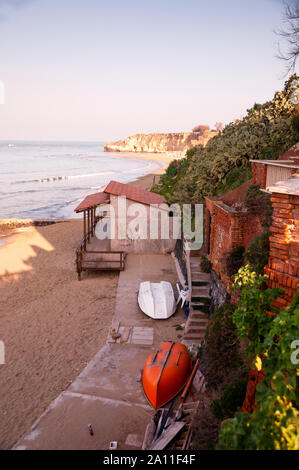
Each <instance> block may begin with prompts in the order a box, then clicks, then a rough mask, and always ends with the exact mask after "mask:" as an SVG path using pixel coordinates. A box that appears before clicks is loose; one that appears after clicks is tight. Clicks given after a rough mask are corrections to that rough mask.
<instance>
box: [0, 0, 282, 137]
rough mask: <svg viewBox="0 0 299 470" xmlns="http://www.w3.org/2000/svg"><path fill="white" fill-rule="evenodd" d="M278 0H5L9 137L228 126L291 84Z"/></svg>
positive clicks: (2, 46)
mask: <svg viewBox="0 0 299 470" xmlns="http://www.w3.org/2000/svg"><path fill="white" fill-rule="evenodd" d="M282 11H283V9H282V2H281V1H280V0H250V1H249V0H248V1H245V0H242V1H240V0H228V1H224V0H214V1H213V2H210V1H203V0H147V1H145V0H138V1H137V0H136V1H135V0H113V1H112V0H105V1H104V0H6V1H5V0H0V80H1V81H2V82H3V83H4V85H5V104H2V105H0V139H1V140H7V139H8V140H10V139H11V140H16V139H19V140H23V139H25V140H26V139H27V140H95V141H101V140H112V139H118V138H122V137H126V136H128V135H130V134H135V133H149V132H177V131H189V130H191V128H192V127H194V126H195V125H196V124H210V125H211V126H213V125H214V124H215V122H216V121H222V122H224V123H228V122H230V121H232V120H233V119H234V118H240V117H242V116H243V115H244V114H245V112H246V109H247V108H249V107H251V106H252V105H253V104H254V103H255V102H264V101H266V100H268V99H271V98H272V96H273V93H274V92H275V91H276V90H279V89H281V88H282V87H283V84H284V81H285V79H286V78H285V77H283V72H284V70H285V69H284V67H285V64H284V63H283V62H281V61H280V60H278V59H277V58H276V57H275V54H276V53H277V43H278V37H277V36H276V35H275V34H274V32H273V30H274V29H275V28H279V27H280V26H282Z"/></svg>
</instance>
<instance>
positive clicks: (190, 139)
mask: <svg viewBox="0 0 299 470" xmlns="http://www.w3.org/2000/svg"><path fill="white" fill-rule="evenodd" d="M215 135H217V132H216V131H210V130H205V131H202V132H176V133H167V134H166V133H165V134H135V135H132V136H130V137H127V138H126V139H123V140H118V141H117V142H108V143H107V144H106V145H105V146H104V150H105V152H153V153H160V152H186V150H188V149H190V148H193V147H196V146H198V145H203V146H205V145H206V144H207V143H208V141H209V140H210V139H211V138H212V137H214V136H215Z"/></svg>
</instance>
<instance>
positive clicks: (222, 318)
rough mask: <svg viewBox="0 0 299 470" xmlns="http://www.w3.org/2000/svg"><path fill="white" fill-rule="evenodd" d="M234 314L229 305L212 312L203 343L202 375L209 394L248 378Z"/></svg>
mask: <svg viewBox="0 0 299 470" xmlns="http://www.w3.org/2000/svg"><path fill="white" fill-rule="evenodd" d="M233 312H234V307H233V306H232V305H231V304H224V305H223V306H222V307H220V308H219V309H218V310H215V311H214V312H213V315H212V319H211V321H210V323H209V325H208V329H207V332H206V337H205V343H204V358H205V361H206V364H207V366H206V367H205V371H204V373H205V378H206V381H207V387H208V389H209V390H216V389H222V388H223V387H224V386H225V385H227V384H230V383H232V382H234V381H238V380H240V378H245V377H247V373H248V367H247V365H245V364H244V362H243V358H242V354H241V349H240V341H239V339H238V337H237V330H236V326H235V325H234V322H233ZM244 373H245V376H244Z"/></svg>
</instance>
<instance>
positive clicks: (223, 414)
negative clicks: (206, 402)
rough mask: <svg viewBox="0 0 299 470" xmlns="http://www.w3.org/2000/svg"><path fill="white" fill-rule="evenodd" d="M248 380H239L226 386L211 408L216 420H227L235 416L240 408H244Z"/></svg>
mask: <svg viewBox="0 0 299 470" xmlns="http://www.w3.org/2000/svg"><path fill="white" fill-rule="evenodd" d="M246 387H247V380H246V379H243V380H239V381H238V382H233V383H231V384H229V385H226V386H225V387H224V388H223V390H222V392H221V396H220V398H219V399H218V400H214V401H213V403H212V405H211V408H212V411H213V413H214V415H215V417H216V418H218V419H221V420H223V419H226V418H231V417H232V416H234V414H235V412H236V411H237V409H238V408H239V407H241V406H242V404H243V401H244V398H245V395H246Z"/></svg>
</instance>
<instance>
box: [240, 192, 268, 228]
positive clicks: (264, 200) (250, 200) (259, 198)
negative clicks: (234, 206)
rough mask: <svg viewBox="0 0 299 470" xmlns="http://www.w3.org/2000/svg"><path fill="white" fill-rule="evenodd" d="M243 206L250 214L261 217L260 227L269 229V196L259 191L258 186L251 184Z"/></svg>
mask: <svg viewBox="0 0 299 470" xmlns="http://www.w3.org/2000/svg"><path fill="white" fill-rule="evenodd" d="M244 205H245V207H246V208H247V211H248V212H249V213H250V214H258V215H260V216H261V222H262V226H263V227H264V228H269V227H270V225H271V222H272V218H271V217H272V211H273V208H272V204H271V201H270V195H269V194H266V193H264V192H263V191H261V189H260V186H259V185H258V184H252V185H251V186H250V187H249V188H248V189H247V192H246V196H245V201H244Z"/></svg>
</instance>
